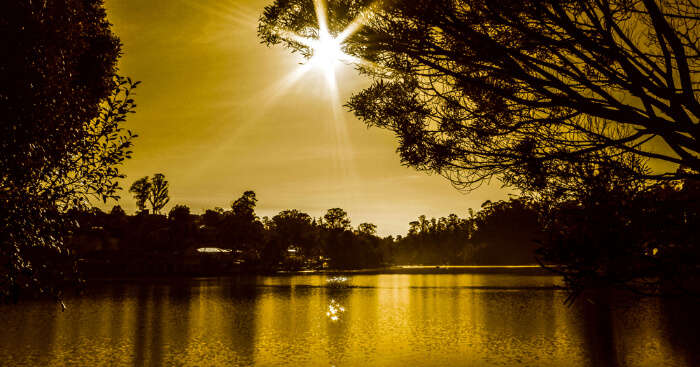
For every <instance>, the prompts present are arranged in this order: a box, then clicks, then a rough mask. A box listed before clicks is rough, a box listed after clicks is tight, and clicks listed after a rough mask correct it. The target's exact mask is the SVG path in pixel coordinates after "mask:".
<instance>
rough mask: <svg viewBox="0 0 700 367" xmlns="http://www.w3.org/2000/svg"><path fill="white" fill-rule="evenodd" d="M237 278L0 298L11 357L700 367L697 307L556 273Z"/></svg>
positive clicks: (5, 349) (43, 361) (120, 362)
mask: <svg viewBox="0 0 700 367" xmlns="http://www.w3.org/2000/svg"><path fill="white" fill-rule="evenodd" d="M326 279H327V278H326V277H325V276H318V275H304V276H284V277H282V276H278V277H238V278H232V279H224V278H219V279H192V280H179V281H148V282H145V281H143V282H130V283H129V282H123V283H108V284H100V285H99V286H96V287H95V288H94V289H91V291H90V293H89V294H88V295H87V296H84V297H80V298H72V299H68V300H67V302H66V303H67V305H68V309H67V310H66V311H65V312H61V311H60V308H59V307H57V306H56V305H54V304H51V303H44V302H30V303H28V304H26V305H23V307H18V306H0V328H1V329H0V330H1V331H0V361H2V362H1V364H2V365H3V366H5V365H7V366H37V365H51V366H75V365H90V366H132V365H138V366H165V365H197V366H230V365H233V366H252V365H261V366H272V365H274V366H299V365H304V366H329V365H335V366H357V365H372V366H404V365H408V364H413V365H421V366H445V365H449V366H487V365H503V366H520V365H533V366H534V365H536V366H562V365H565V366H632V367H634V366H698V365H700V359H699V357H698V355H697V351H698V350H700V341H698V338H697V335H696V333H697V330H698V327H700V317H699V316H698V315H697V314H696V313H695V311H696V310H697V309H698V307H697V306H698V304H688V303H682V302H677V301H673V300H660V299H634V300H629V299H622V298H619V297H612V298H611V299H610V300H609V301H610V302H609V303H608V304H609V305H608V304H602V303H599V302H593V301H587V300H581V301H580V302H577V303H575V304H574V305H572V306H570V307H569V306H565V305H564V304H563V302H564V300H565V298H566V294H565V293H563V292H561V291H558V290H555V289H551V285H553V284H555V283H556V282H557V281H558V279H556V278H553V277H532V276H531V277H524V276H507V275H504V274H499V275H497V274H488V275H483V274H482V275H476V274H439V275H432V274H423V275H420V274H414V275H405V274H388V275H358V276H349V277H348V279H347V282H346V283H347V287H342V288H336V287H329V286H328V284H327V281H326Z"/></svg>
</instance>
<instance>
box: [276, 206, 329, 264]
mask: <svg viewBox="0 0 700 367" xmlns="http://www.w3.org/2000/svg"><path fill="white" fill-rule="evenodd" d="M267 229H268V232H269V239H268V243H267V245H266V246H265V251H264V254H263V257H264V259H265V261H266V262H267V263H268V264H274V265H276V264H277V263H278V262H279V261H280V260H281V259H282V258H283V255H284V253H285V252H286V251H287V249H289V247H290V246H294V247H295V248H296V250H297V251H299V252H301V253H298V255H304V256H309V255H315V254H318V251H319V250H320V249H319V248H317V231H316V228H315V226H314V225H313V223H312V221H311V216H310V215H308V214H306V213H303V212H300V211H298V210H296V209H291V210H283V211H281V212H279V213H278V214H277V215H275V216H274V217H272V219H270V220H269V221H268V228H267Z"/></svg>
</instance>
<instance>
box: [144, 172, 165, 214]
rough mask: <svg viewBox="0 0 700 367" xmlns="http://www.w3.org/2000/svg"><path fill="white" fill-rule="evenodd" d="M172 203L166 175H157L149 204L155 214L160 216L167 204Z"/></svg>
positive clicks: (152, 181)
mask: <svg viewBox="0 0 700 367" xmlns="http://www.w3.org/2000/svg"><path fill="white" fill-rule="evenodd" d="M169 201H170V197H169V196H168V181H166V180H165V175H163V174H162V173H156V174H155V175H153V179H152V180H151V193H150V196H149V197H148V202H149V203H150V204H151V208H152V209H153V214H160V210H161V209H163V207H164V206H165V204H167V203H168V202H169Z"/></svg>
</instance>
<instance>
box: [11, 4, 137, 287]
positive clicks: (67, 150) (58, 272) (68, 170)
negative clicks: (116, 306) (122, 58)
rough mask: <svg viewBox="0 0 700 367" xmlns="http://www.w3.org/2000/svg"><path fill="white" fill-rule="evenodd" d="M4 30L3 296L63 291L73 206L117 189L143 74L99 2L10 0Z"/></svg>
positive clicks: (112, 194) (68, 265)
mask: <svg viewBox="0 0 700 367" xmlns="http://www.w3.org/2000/svg"><path fill="white" fill-rule="evenodd" d="M0 34H2V35H3V36H2V39H1V40H0V54H1V55H3V57H2V61H0V80H2V83H0V207H1V209H0V274H2V275H1V276H0V296H2V298H6V297H16V296H18V295H19V294H20V293H43V294H50V295H53V296H60V293H61V289H62V286H63V285H65V284H66V282H67V281H68V280H69V279H71V278H72V275H73V264H72V259H71V256H70V255H69V254H68V252H67V251H66V250H65V249H64V242H65V238H66V236H67V235H68V234H69V233H70V232H71V231H73V230H75V228H74V221H73V219H72V218H71V216H70V213H71V209H72V208H76V207H81V206H84V205H86V204H87V203H88V202H89V201H90V200H91V199H99V200H103V201H106V200H107V199H110V198H116V197H117V191H118V190H119V186H118V180H119V179H120V178H123V175H122V174H121V173H120V172H119V169H118V166H119V165H120V164H121V163H122V162H123V161H124V160H125V159H127V158H129V157H130V155H131V151H130V148H131V145H132V139H133V138H134V137H135V135H133V134H132V133H131V132H130V131H124V130H123V128H122V124H123V122H124V121H125V118H126V115H127V114H128V113H130V112H133V110H134V108H135V104H134V100H133V98H132V94H133V89H134V88H135V87H136V86H137V85H138V82H132V81H131V80H130V79H128V78H123V77H119V76H117V75H116V63H117V59H118V57H119V55H120V43H119V39H118V38H117V37H116V36H115V35H114V34H112V33H111V30H110V24H109V23H108V21H107V20H106V15H105V11H104V8H103V6H102V2H101V1H97V0H92V1H77V0H66V1H43V2H26V1H4V2H2V3H0Z"/></svg>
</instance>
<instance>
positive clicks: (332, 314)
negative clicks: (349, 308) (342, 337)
mask: <svg viewBox="0 0 700 367" xmlns="http://www.w3.org/2000/svg"><path fill="white" fill-rule="evenodd" d="M343 312H345V307H343V306H341V305H340V303H338V301H336V300H334V299H331V303H330V304H329V305H328V311H327V312H326V316H327V317H328V318H329V319H331V321H338V320H339V319H340V315H341V314H342V313H343Z"/></svg>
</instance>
